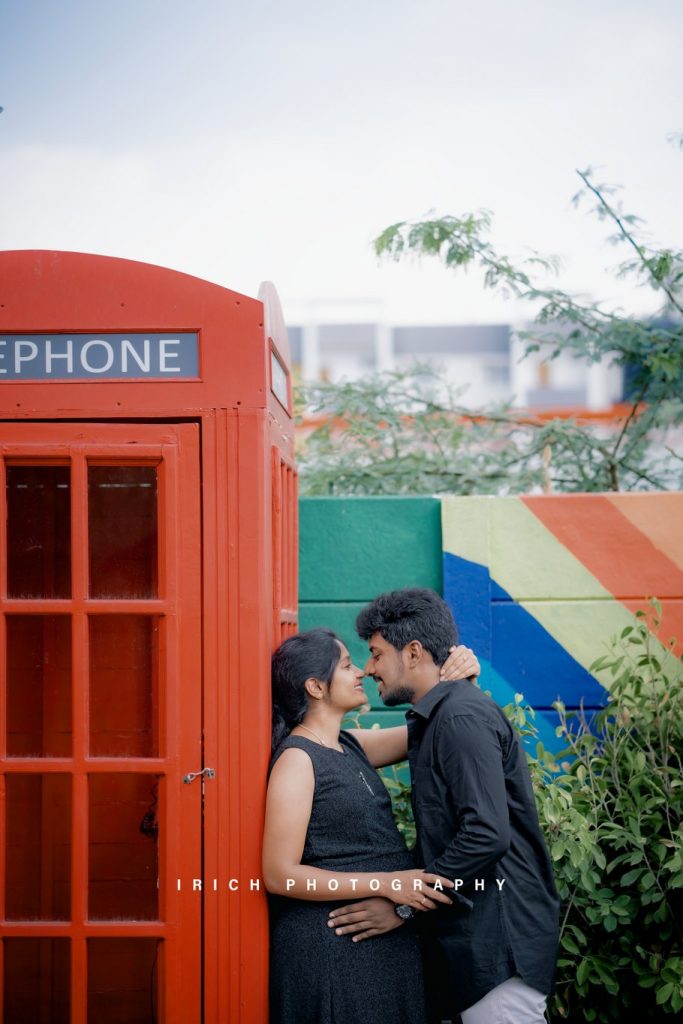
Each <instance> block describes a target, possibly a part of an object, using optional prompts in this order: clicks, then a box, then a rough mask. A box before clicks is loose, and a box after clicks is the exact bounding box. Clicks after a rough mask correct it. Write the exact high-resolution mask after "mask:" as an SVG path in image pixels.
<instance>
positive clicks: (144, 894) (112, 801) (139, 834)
mask: <svg viewBox="0 0 683 1024" xmlns="http://www.w3.org/2000/svg"><path fill="white" fill-rule="evenodd" d="M158 791H159V776H158V775H143V774H137V775H134V774H132V773H128V772H126V773H122V774H120V775H119V774H109V773H106V774H104V773H103V774H99V773H97V774H92V775H90V777H89V792H90V816H89V817H90V841H89V851H88V853H89V855H88V861H89V872H88V874H89V879H88V917H89V918H90V920H91V921H154V920H157V919H158V892H159V890H158V888H157V876H158V855H157V831H158V825H157V797H158Z"/></svg>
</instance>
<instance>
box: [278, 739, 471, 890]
mask: <svg viewBox="0 0 683 1024" xmlns="http://www.w3.org/2000/svg"><path fill="white" fill-rule="evenodd" d="M314 790H315V776H314V772H313V765H312V763H311V759H310V758H309V756H308V754H306V753H305V752H304V751H303V750H298V749H297V748H295V747H290V748H289V749H288V750H285V752H284V753H283V754H282V755H281V756H280V758H279V759H278V761H277V763H276V765H275V767H274V768H273V771H272V772H271V776H270V782H269V784H268V796H267V799H266V824H265V832H264V837H263V880H264V882H265V886H266V889H267V890H268V892H272V893H277V894H278V895H280V896H293V897H295V898H296V899H300V900H339V899H362V898H363V897H364V896H385V897H386V898H387V899H390V900H392V902H394V903H407V904H408V905H409V906H411V907H415V909H416V910H433V909H434V907H435V906H436V904H437V903H444V904H449V903H450V902H451V901H450V900H449V898H448V897H447V896H446V895H445V893H443V892H439V891H435V890H434V889H431V888H429V885H430V883H434V882H436V881H437V878H438V876H437V875H430V874H425V872H424V871H419V870H411V871H396V872H387V871H376V872H368V871H365V872H364V871H358V872H343V871H339V872H337V871H324V870H323V869H322V868H314V867H310V866H309V865H307V864H302V863H301V858H302V856H303V851H304V844H305V841H306V831H307V829H308V823H309V820H310V817H311V808H312V806H313V793H314ZM347 827H349V828H352V827H353V823H352V822H349V823H348V825H347ZM440 881H441V884H442V886H443V887H444V888H452V886H453V882H452V881H450V880H448V879H445V878H442V879H440ZM371 883H372V885H371Z"/></svg>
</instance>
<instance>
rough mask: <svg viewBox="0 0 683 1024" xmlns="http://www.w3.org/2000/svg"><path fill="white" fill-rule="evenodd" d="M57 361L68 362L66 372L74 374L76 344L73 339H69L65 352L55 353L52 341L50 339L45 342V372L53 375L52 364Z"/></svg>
mask: <svg viewBox="0 0 683 1024" xmlns="http://www.w3.org/2000/svg"><path fill="white" fill-rule="evenodd" d="M55 359H65V360H66V372H67V373H73V372H74V343H73V341H72V340H71V338H68V339H67V341H66V345H65V350H64V352H54V351H53V349H52V339H51V338H48V339H47V341H46V342H45V372H46V373H52V363H53V362H54V360H55Z"/></svg>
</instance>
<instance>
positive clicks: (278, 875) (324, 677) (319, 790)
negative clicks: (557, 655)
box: [263, 629, 479, 1024]
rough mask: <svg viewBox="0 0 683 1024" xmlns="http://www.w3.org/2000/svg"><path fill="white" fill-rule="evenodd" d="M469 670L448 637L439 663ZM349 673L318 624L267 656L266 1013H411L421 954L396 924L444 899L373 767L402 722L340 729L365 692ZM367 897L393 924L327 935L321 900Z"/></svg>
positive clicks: (474, 667) (374, 1016) (346, 1022)
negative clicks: (376, 900)
mask: <svg viewBox="0 0 683 1024" xmlns="http://www.w3.org/2000/svg"><path fill="white" fill-rule="evenodd" d="M478 671H479V664H478V662H477V660H476V658H475V657H474V655H473V654H472V653H471V651H469V650H468V648H465V647H458V648H452V649H451V655H450V657H449V659H448V662H447V663H446V665H445V666H444V673H443V674H444V678H453V679H455V678H459V679H461V678H463V677H466V676H470V675H474V674H477V673H478ZM362 679H363V672H362V671H361V669H359V668H357V667H356V666H355V665H353V663H352V661H351V657H350V655H349V652H348V650H347V649H346V647H345V646H344V644H343V643H342V642H341V640H339V639H338V638H337V637H336V636H335V635H334V633H332V632H331V631H330V630H327V629H314V630H310V631H309V632H307V633H300V634H298V635H297V636H293V637H290V638H289V639H287V640H285V641H284V643H283V644H281V646H280V647H279V648H278V650H277V651H276V652H275V654H274V655H273V759H272V763H271V773H270V779H269V784H268V798H267V804H266V822H265V833H264V846H263V877H264V880H265V884H266V887H267V889H268V891H269V892H270V893H271V900H270V916H271V962H270V1024H424V1020H425V1016H424V995H423V988H422V966H421V961H420V952H419V948H418V944H417V939H416V937H415V935H414V934H413V930H412V928H410V927H402V925H404V924H405V920H406V918H409V917H410V916H412V914H413V913H414V912H415V911H427V910H431V909H433V908H434V907H435V906H436V904H437V903H439V902H441V903H448V902H449V900H448V897H447V896H446V895H445V894H444V892H441V891H439V890H438V889H437V890H435V889H433V888H430V883H431V884H433V883H434V882H436V880H437V878H438V876H437V875H432V874H428V873H425V872H423V871H421V870H420V869H419V868H416V867H415V866H414V864H413V859H412V855H411V854H410V853H409V851H408V850H407V849H406V847H405V844H404V842H403V839H402V838H401V835H400V833H399V831H398V829H397V828H396V825H395V823H394V819H393V815H392V812H391V801H390V798H389V795H388V793H387V790H386V787H385V786H384V784H383V782H382V780H381V778H380V776H379V775H378V774H377V771H376V769H377V768H380V767H382V766H384V765H388V764H394V763H396V762H399V761H402V760H404V759H405V757H406V754H407V745H408V740H407V730H406V727H405V726H399V727H397V728H393V729H379V730H377V729H341V722H342V719H343V717H344V715H346V714H348V712H350V711H354V710H358V709H359V708H361V707H362V706H363V705H364V704H365V703H366V702H367V697H366V695H365V692H364V690H363V685H362ZM415 880H419V881H420V882H422V885H423V888H422V890H420V888H419V887H416V886H415V884H414V883H415ZM441 881H442V884H443V887H444V889H447V888H448V887H450V886H452V882H450V881H449V880H446V879H442V880H441ZM368 897H380V898H382V899H384V900H385V901H391V903H392V904H393V905H394V906H395V907H397V908H398V913H396V914H394V917H395V928H394V929H393V930H391V931H387V932H384V933H383V934H381V935H378V936H376V937H374V938H372V939H370V940H369V941H361V942H359V941H354V938H355V937H354V936H353V935H346V934H344V935H342V936H341V937H339V936H337V935H335V933H334V931H333V930H331V929H330V927H329V926H328V914H329V912H330V910H332V909H333V908H334V907H336V906H339V905H341V904H346V903H348V902H349V901H350V900H353V899H359V900H361V899H367V898H368ZM388 905H389V904H388V903H387V906H388Z"/></svg>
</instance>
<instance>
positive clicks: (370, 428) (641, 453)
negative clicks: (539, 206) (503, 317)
mask: <svg viewBox="0 0 683 1024" xmlns="http://www.w3.org/2000/svg"><path fill="white" fill-rule="evenodd" d="M578 173H579V177H580V179H581V182H582V188H581V191H580V192H579V193H577V195H576V196H575V197H574V198H575V202H576V203H577V204H580V203H582V202H585V201H586V200H587V199H590V200H591V203H592V205H591V211H592V212H593V213H594V214H596V215H597V216H598V217H600V218H601V219H602V220H603V221H605V222H606V223H607V224H609V226H610V229H611V231H612V234H611V236H610V240H611V241H612V242H614V244H615V245H623V246H626V247H627V249H628V256H627V258H626V259H625V260H624V261H623V262H622V263H621V264H620V265H619V267H618V268H617V271H616V273H617V274H618V275H619V276H621V277H625V276H635V277H636V278H637V279H638V280H639V282H640V283H641V284H643V285H644V286H646V287H648V288H650V289H652V290H654V291H655V292H656V293H657V295H658V296H659V297H660V298H661V315H660V316H659V317H657V318H656V319H653V320H645V319H637V318H633V317H627V316H624V315H621V314H618V313H615V312H614V311H610V310H608V309H606V308H605V307H604V305H603V304H601V303H599V302H595V303H586V302H583V301H580V300H579V299H577V298H576V297H574V296H572V295H571V294H570V293H569V292H568V291H565V290H563V289H561V288H558V287H549V286H548V285H547V284H545V283H541V281H540V280H539V278H542V277H543V278H544V279H545V278H547V275H548V274H549V273H557V272H558V267H557V264H556V261H554V260H553V259H550V258H546V257H542V256H540V255H538V254H534V255H532V256H531V257H529V258H528V259H526V260H525V261H523V262H522V263H514V262H513V261H512V260H510V259H509V258H508V257H506V256H505V255H502V254H500V253H499V252H497V250H496V248H495V247H494V245H493V243H492V242H491V241H490V240H489V237H488V236H489V232H490V227H491V216H490V214H489V213H488V212H486V211H480V212H478V213H476V214H466V215H464V216H462V217H454V216H445V217H439V218H434V219H426V220H419V221H410V222H408V221H405V222H400V223H398V224H393V225H391V226H390V227H388V228H387V229H386V230H385V231H383V232H382V233H381V234H380V235H379V237H378V238H377V239H376V240H375V250H376V252H377V254H378V255H379V256H380V257H383V258H388V259H393V260H402V259H404V258H406V257H408V256H410V255H413V256H418V257H425V258H426V257H431V258H435V259H438V260H439V261H440V262H441V263H442V264H443V265H444V266H445V267H446V268H448V269H450V270H454V271H458V270H462V269H467V268H476V269H477V270H479V271H480V272H481V274H482V278H483V285H484V287H485V288H488V289H491V290H494V291H497V292H500V293H502V294H504V295H515V296H516V297H518V298H521V299H523V300H526V301H528V302H529V303H530V305H531V308H532V309H534V310H535V311H536V315H535V320H534V323H533V326H532V328H531V329H530V330H528V331H525V332H524V333H523V337H524V338H525V341H526V352H527V354H528V353H531V352H534V351H541V352H542V353H543V354H544V356H545V357H546V358H547V359H556V358H557V357H558V356H559V355H560V354H562V353H571V354H572V355H574V356H576V357H577V358H581V359H585V360H588V361H593V362H601V361H607V362H610V363H616V364H617V365H619V366H621V367H622V368H623V370H624V373H625V375H626V378H627V380H628V381H629V383H630V394H629V407H628V409H627V412H626V414H625V415H624V418H623V420H622V422H620V423H619V424H618V426H617V429H616V430H614V429H612V430H609V429H605V428H604V427H596V426H594V425H590V424H586V423H581V422H578V421H574V420H566V419H561V418H556V419H553V420H551V421H549V422H548V421H542V420H539V419H535V418H534V417H533V416H529V415H526V416H523V415H520V414H519V413H517V412H515V411H513V410H512V409H511V408H509V407H506V408H496V409H492V408H486V409H481V410H478V411H476V412H473V411H472V410H471V409H467V408H465V407H464V406H463V405H462V404H461V403H460V402H459V394H458V392H457V391H455V390H454V389H452V388H449V387H448V386H447V385H446V384H445V383H444V381H443V380H442V379H441V378H440V376H439V374H438V372H436V371H434V370H430V369H429V368H427V367H420V366H418V367H415V368H413V369H412V370H410V371H404V372H395V373H388V374H377V375H374V376H370V377H366V378H365V379H363V380H361V381H358V382H342V383H318V384H311V385H309V386H308V387H305V388H303V389H302V391H301V393H300V401H301V403H302V406H305V407H306V409H307V410H308V411H309V412H312V413H313V414H316V413H319V414H322V415H323V422H322V424H321V425H320V426H318V427H317V428H316V429H314V430H313V431H312V432H311V433H309V435H308V437H307V438H306V440H305V441H304V443H303V444H302V446H301V451H300V455H299V463H300V468H301V482H302V492H303V493H304V494H388V493H391V494H405V493H445V492H449V493H453V494H469V493H475V492H476V493H519V492H521V491H526V490H530V489H531V488H532V487H543V489H545V490H546V491H549V490H551V489H552V490H558V491H605V490H648V489H653V488H655V489H669V488H676V487H680V486H681V485H682V483H683V458H682V457H681V455H680V453H678V452H677V451H676V450H675V448H674V445H673V441H672V438H673V437H674V436H675V432H676V430H678V429H679V428H680V426H681V424H682V423H683V253H682V252H681V251H680V250H673V249H665V248H657V247H655V246H652V245H650V244H649V243H647V242H646V241H645V240H644V239H642V238H641V237H640V233H641V230H642V229H641V228H640V221H639V219H638V218H637V217H634V216H633V215H630V214H628V213H626V212H625V211H624V210H623V207H622V205H621V203H620V201H619V200H618V199H617V198H616V190H615V189H614V188H613V187H612V186H609V185H604V184H602V185H601V184H596V183H595V182H594V180H593V176H592V174H591V172H590V171H581V172H578ZM340 424H341V425H340Z"/></svg>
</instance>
